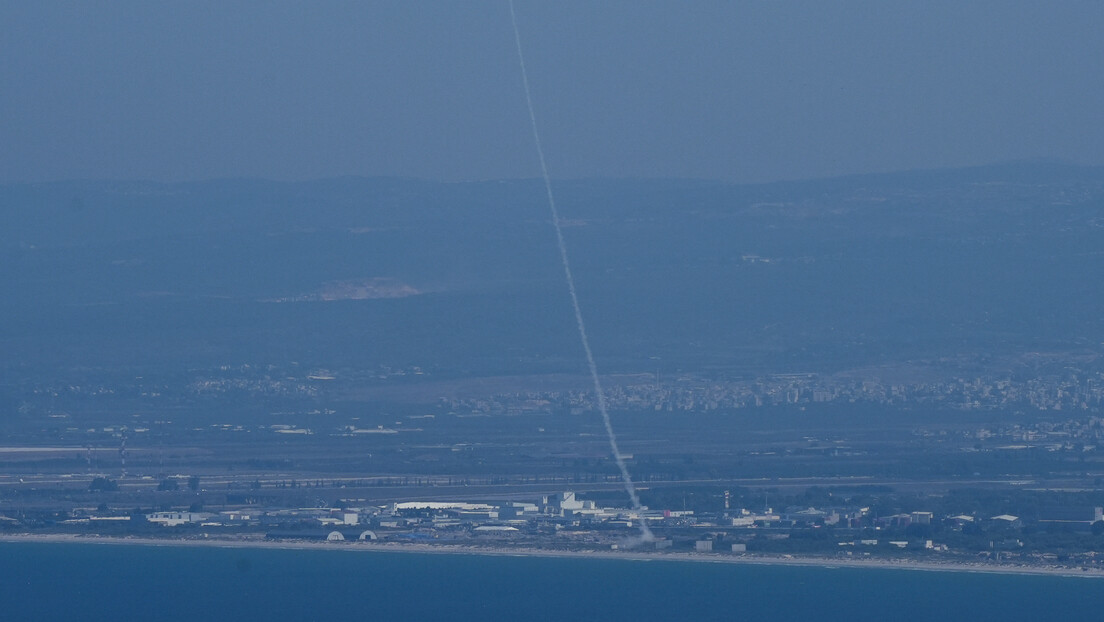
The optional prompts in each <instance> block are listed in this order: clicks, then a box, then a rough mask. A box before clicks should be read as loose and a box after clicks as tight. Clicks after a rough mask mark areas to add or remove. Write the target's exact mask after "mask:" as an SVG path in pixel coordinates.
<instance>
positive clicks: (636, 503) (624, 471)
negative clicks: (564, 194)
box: [509, 0, 653, 541]
mask: <svg viewBox="0 0 1104 622" xmlns="http://www.w3.org/2000/svg"><path fill="white" fill-rule="evenodd" d="M509 3H510V22H511V23H512V24H513V26H514V42H515V43H516V44H517V54H518V64H519V65H520V66H521V81H522V84H523V86H524V87H525V103H526V105H527V106H528V107H529V123H530V125H531V126H532V128H533V141H534V142H535V143H536V146H537V157H538V158H539V159H540V168H541V176H543V177H544V189H545V191H546V192H547V193H548V207H549V209H551V211H552V226H553V228H554V229H555V230H556V243H557V244H559V247H560V262H561V263H562V264H563V269H564V277H566V279H567V291H568V292H569V293H570V294H571V306H572V307H573V308H574V309H575V325H576V326H577V327H578V329H579V341H581V342H582V344H583V351H584V352H585V353H586V360H587V365H588V366H589V367H590V378H591V380H593V381H594V393H595V394H596V395H597V396H598V412H599V413H601V414H602V423H603V424H604V425H605V426H606V436H607V437H608V438H609V444H610V450H611V451H612V452H613V457H614V459H615V460H616V461H617V468H618V469H620V470H621V480H622V481H623V482H624V483H625V492H627V493H629V499H630V500H631V501H632V507H633V509H634V510H636V511H637V512H640V511H642V510H643V508H642V506H641V505H640V497H639V495H637V494H636V486H634V485H633V481H632V476H631V475H629V468H628V467H627V466H625V460H624V459H623V458H622V457H621V450H620V449H618V448H617V435H616V434H614V433H613V425H612V424H610V416H609V409H607V408H606V394H605V392H604V391H602V382H601V381H600V380H599V379H598V365H596V364H595V363H594V353H593V352H591V350H590V340H589V339H587V332H586V324H585V323H584V322H583V312H582V311H581V310H580V309H579V296H578V295H577V294H576V293H575V277H574V276H572V274H571V263H570V262H569V261H568V259H567V245H566V244H564V238H563V229H562V228H561V227H560V213H559V210H557V209H556V199H555V198H554V197H553V196H552V180H551V179H550V178H549V177H548V166H547V164H545V161H544V147H542V146H541V139H540V132H538V131H537V115H536V113H535V112H533V97H532V95H531V94H530V93H529V73H528V72H527V71H526V70H525V56H524V55H523V54H522V53H521V34H520V32H519V31H518V25H517V15H516V14H515V12H514V0H509ZM640 533H641V536H642V537H643V539H644V540H645V541H650V540H652V539H653V537H652V532H651V530H650V529H648V525H647V523H646V522H645V521H644V519H643V517H641V519H640Z"/></svg>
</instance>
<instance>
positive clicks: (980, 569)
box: [0, 533, 1104, 579]
mask: <svg viewBox="0 0 1104 622" xmlns="http://www.w3.org/2000/svg"><path fill="white" fill-rule="evenodd" d="M3 543H24V544H28V543H29V544H34V543H41V544H99V545H109V546H171V547H205V548H226V549H284V550H320V551H321V550H325V551H345V552H359V553H416V554H435V555H483V556H494V557H548V558H577V559H583V558H587V559H607V560H624V561H648V562H651V561H659V562H683V563H713V564H742V565H761V566H804V567H815V568H829V569H830V568H858V569H863V568H865V569H869V570H910V571H922V572H971V573H988V574H1015V575H1036V576H1060V577H1080V578H1089V579H1104V569H1095V568H1073V567H1065V566H1033V565H1028V564H1025V565H1011V564H987V563H980V562H979V563H969V562H964V561H946V562H935V561H920V560H910V559H905V558H899V559H854V558H828V557H814V556H804V557H803V556H792V557H783V556H779V555H763V556H761V555H754V554H752V555H748V554H743V555H728V554H723V553H691V552H677V553H650V552H643V551H616V550H609V551H604V550H603V551H584V550H579V551H563V550H553V549H539V548H529V547H518V548H511V547H481V546H464V545H455V544H421V543H372V542H312V541H304V540H278V541H273V540H264V539H243V538H239V539H231V538H206V539H182V538H150V537H116V536H85V535H77V534H31V533H24V534H3V535H0V544H3Z"/></svg>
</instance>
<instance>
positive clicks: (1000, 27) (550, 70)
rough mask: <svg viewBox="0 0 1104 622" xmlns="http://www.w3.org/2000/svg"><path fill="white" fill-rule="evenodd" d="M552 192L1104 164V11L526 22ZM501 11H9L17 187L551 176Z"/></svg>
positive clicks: (556, 6) (2, 48) (6, 131)
mask: <svg viewBox="0 0 1104 622" xmlns="http://www.w3.org/2000/svg"><path fill="white" fill-rule="evenodd" d="M517 10H518V20H519V23H520V26H521V29H522V32H521V35H522V40H523V43H524V45H525V46H526V52H527V60H528V62H529V71H530V79H531V82H532V86H533V97H534V102H535V105H536V109H537V114H538V116H539V118H538V122H539V123H540V126H541V130H542V132H543V138H544V141H545V144H546V151H547V154H548V159H549V168H550V170H551V173H552V175H553V177H559V178H568V177H603V176H616V177H651V176H662V177H701V178H716V179H725V180H733V181H766V180H775V179H793V178H808V177H822V176H830V175H837V174H846V173H860V172H874V171H884V170H897V169H911V168H929V167H942V166H958V165H969V164H982V163H990V162H995V161H1002V160H1010V159H1020V158H1033V157H1053V158H1062V159H1067V160H1071V161H1074V162H1080V163H1085V164H1104V123H1102V122H1101V116H1102V111H1104V78H1102V76H1101V75H1100V74H1101V68H1102V63H1104V36H1102V35H1101V33H1104V2H1096V1H1093V2H1044V1H1038V2H1016V1H1013V0H1000V1H992V2H962V1H961V0H959V1H953V2H939V1H933V0H922V1H915V2H913V1H903V0H893V1H882V0H879V1H875V2H850V1H840V2H820V1H816V2H702V1H699V0H695V1H694V2H689V3H687V2H675V1H671V2H640V1H631V2H611V1H602V2H574V1H564V0H557V1H555V2H539V3H538V2H529V1H525V0H519V2H518V5H517ZM513 46H514V42H513V33H512V31H511V29H510V16H509V9H508V6H507V4H506V1H505V0H496V1H493V2H467V1H466V2H411V1H407V0H404V1H399V2H340V3H339V2H309V3H307V2H303V3H288V2H233V1H228V0H219V1H218V2H149V1H148V0H141V1H137V2H120V1H113V2H85V1H81V2H49V1H44V2H24V1H22V0H0V59H2V60H0V182H13V181H41V180H56V179H72V178H113V179H155V180H192V179H208V178H215V177H241V176H249V177H264V178H269V179H281V180H283V179H309V178H318V177H330V176H336V175H369V176H375V175H388V176H404V177H421V178H428V179H444V180H468V179H492V178H511V177H535V176H536V175H537V173H538V170H537V163H536V156H535V155H534V152H533V146H532V143H531V137H530V134H529V128H528V125H527V123H528V121H527V118H526V116H525V102H524V98H523V94H522V92H521V79H520V75H519V72H518V67H517V61H516V57H515V52H514V47H513Z"/></svg>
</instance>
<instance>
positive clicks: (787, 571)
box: [0, 542, 1104, 622]
mask: <svg viewBox="0 0 1104 622" xmlns="http://www.w3.org/2000/svg"><path fill="white" fill-rule="evenodd" d="M799 619H800V620H811V621H816V622H827V621H834V620H840V621H847V622H857V621H862V620H878V621H880V622H885V621H887V620H969V621H971V622H976V621H979V620H1001V621H1005V622H1006V621H1008V620H1042V619H1050V620H1062V621H1063V622H1066V621H1071V620H1094V621H1099V620H1104V579H1099V578H1085V577H1064V576H1038V575H1013V574H992V573H980V572H942V571H938V572H934V571H917V570H897V569H881V568H851V567H840V568H825V567H804V566H776V565H751V564H747V565H745V564H722V563H702V562H683V561H663V560H651V561H638V560H629V559H610V558H606V557H595V558H585V557H578V558H574V557H573V558H555V557H530V556H489V555H466V554H433V553H382V552H364V551H355V550H354V551H348V550H318V549H275V548H250V549H245V548H215V547H182V546H148V545H113V544H91V543H87V544H86V543H23V542H18V543H7V542H0V620H83V621H98V620H112V621H118V620H188V621H190V622H195V621H197V620H236V621H244V620H271V621H275V620H326V621H328V622H332V621H335V620H444V621H449V622H463V621H468V620H480V621H484V622H487V621H493V622H497V621H501V620H525V621H532V620H557V621H560V622H562V621H564V620H602V621H604V622H617V621H621V620H624V621H633V622H640V621H641V620H799Z"/></svg>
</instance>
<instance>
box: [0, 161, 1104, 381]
mask: <svg viewBox="0 0 1104 622" xmlns="http://www.w3.org/2000/svg"><path fill="white" fill-rule="evenodd" d="M555 184H556V185H555V189H556V193H557V198H558V200H559V203H560V208H561V211H562V214H563V217H564V219H565V221H566V222H567V224H569V225H571V226H569V227H567V228H566V229H565V235H566V237H567V243H568V246H569V251H570V253H571V257H572V261H573V265H574V268H575V272H576V277H577V278H578V280H579V290H580V296H581V302H582V305H583V311H584V314H585V315H586V316H587V319H588V322H589V323H590V326H591V332H592V338H593V340H594V346H595V350H596V354H597V355H598V357H599V359H600V362H601V363H602V366H603V368H604V369H608V370H609V371H611V372H612V371H627V372H635V371H641V370H650V369H652V368H653V367H654V366H655V365H656V364H657V363H655V361H662V363H659V364H660V365H664V366H668V367H670V368H671V369H685V370H694V369H703V368H710V369H716V368H725V369H733V370H747V371H749V372H758V371H764V372H785V371H787V370H793V369H800V370H809V369H813V370H816V369H821V370H826V371H838V370H844V369H851V368H855V367H861V366H864V365H871V364H879V363H881V362H898V363H899V362H902V361H909V360H917V359H924V360H931V359H933V358H934V359H937V358H938V357H960V356H962V355H971V356H972V355H978V356H981V355H985V354H986V353H999V354H1007V355H1016V354H1017V353H1025V352H1033V351H1036V350H1046V351H1047V352H1063V351H1069V352H1074V351H1077V352H1084V351H1086V350H1090V351H1095V349H1099V348H1100V344H1101V343H1104V323H1102V322H1101V320H1102V319H1104V291H1101V290H1100V288H1099V287H1098V286H1097V284H1098V283H1100V282H1101V279H1102V277H1104V261H1102V259H1104V254H1102V253H1104V251H1102V249H1104V168H1101V167H1083V166H1075V165H1068V164H1062V163H1056V162H1017V163H1008V164H999V165H993V166H985V167H972V168H965V169H947V170H936V171H918V172H904V173H891V174H878V175H863V176H851V177H844V178H838V179H827V180H813V181H804V182H777V183H771V184H758V185H732V184H723V183H717V182H709V181H695V180H575V181H556V182H555ZM544 201H545V198H544V195H543V192H542V190H541V187H540V184H539V182H538V181H537V180H521V181H505V182H493V181H492V182H473V183H434V182H425V181H418V180H406V179H367V178H339V179H331V180H320V181H312V182H267V181H260V180H218V181H211V182H188V183H172V184H161V183H152V182H59V183H52V184H21V185H7V186H0V259H2V263H0V288H2V290H3V291H4V292H5V296H4V299H5V302H4V304H3V306H2V307H0V367H4V368H14V367H19V366H25V365H42V366H58V367H66V366H72V365H81V366H99V365H104V366H112V365H123V364H143V365H146V364H149V365H157V366H158V367H159V368H163V369H182V368H186V367H189V366H195V365H216V364H221V363H223V362H225V361H237V362H244V361H248V362H264V361H282V360H301V361H310V362H311V363H312V364H317V365H318V366H328V367H337V366H340V365H350V366H364V367H373V366H377V365H394V366H398V367H402V366H404V365H417V366H420V367H421V368H425V369H427V370H437V371H438V372H439V373H447V374H455V375H461V376H463V375H480V374H487V373H501V372H509V373H527V372H534V373H537V372H541V373H543V372H556V373H559V372H574V371H577V370H578V369H579V361H580V359H579V355H580V353H579V352H578V351H577V350H578V346H577V343H576V340H575V338H574V336H573V333H572V331H573V330H574V329H573V324H572V319H571V314H570V308H569V306H568V303H567V300H566V297H565V292H564V285H563V282H562V274H561V272H560V267H559V264H558V258H557V255H556V249H555V247H554V239H553V236H552V233H551V229H550V224H549V222H548V213H547V207H546V205H545V203H544ZM357 284H360V285H357ZM412 293H418V294H419V295H410V294H412ZM153 294H156V295H153ZM281 299H286V300H291V299H296V300H300V301H302V302H303V303H304V304H302V305H292V306H285V305H268V304H265V303H264V301H266V300H281ZM312 301H315V302H321V301H330V303H329V304H327V305H318V304H314V302H312Z"/></svg>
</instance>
